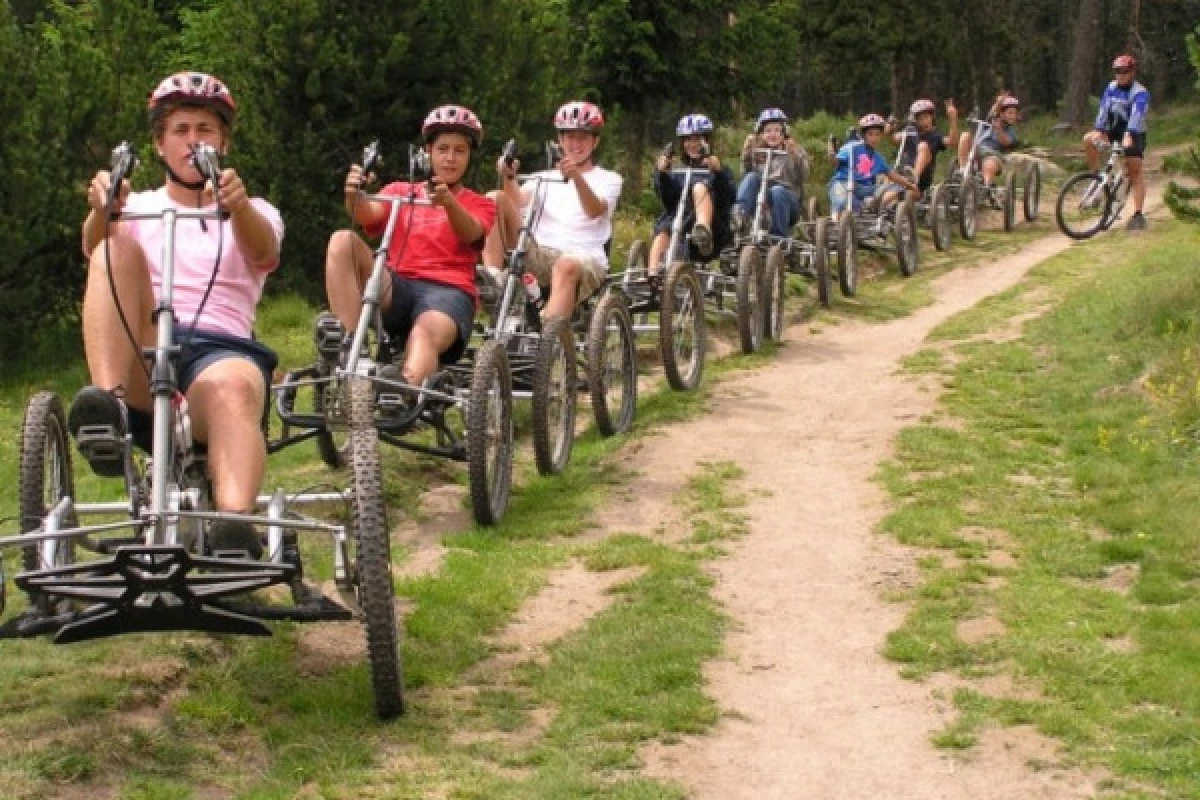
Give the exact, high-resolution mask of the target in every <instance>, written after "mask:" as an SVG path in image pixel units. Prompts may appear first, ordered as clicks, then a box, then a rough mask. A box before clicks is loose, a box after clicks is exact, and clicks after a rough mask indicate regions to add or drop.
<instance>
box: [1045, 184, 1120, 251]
mask: <svg viewBox="0 0 1200 800" xmlns="http://www.w3.org/2000/svg"><path fill="white" fill-rule="evenodd" d="M1111 208H1112V195H1110V194H1109V193H1108V189H1107V187H1105V186H1104V184H1103V183H1102V182H1101V178H1100V175H1099V173H1095V172H1080V173H1078V174H1076V175H1072V176H1071V177H1070V178H1068V179H1067V182H1066V183H1064V184H1063V187H1062V190H1061V191H1060V192H1059V193H1058V200H1057V201H1056V202H1055V204H1054V218H1055V220H1056V221H1057V222H1058V228H1059V230H1061V231H1062V232H1063V233H1065V234H1066V235H1067V236H1070V237H1071V238H1072V239H1090V238H1091V237H1093V236H1095V235H1096V234H1097V233H1099V232H1100V229H1101V228H1102V227H1104V221H1105V220H1106V219H1107V218H1108V215H1109V212H1110V210H1111Z"/></svg>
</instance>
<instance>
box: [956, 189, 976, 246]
mask: <svg viewBox="0 0 1200 800" xmlns="http://www.w3.org/2000/svg"><path fill="white" fill-rule="evenodd" d="M978 224H979V184H978V183H976V182H975V179H974V178H973V177H972V176H970V175H967V174H963V175H962V184H961V185H960V186H959V187H958V232H959V233H960V234H962V238H963V239H965V240H966V241H968V242H969V241H971V240H972V239H974V238H975V231H976V230H978Z"/></svg>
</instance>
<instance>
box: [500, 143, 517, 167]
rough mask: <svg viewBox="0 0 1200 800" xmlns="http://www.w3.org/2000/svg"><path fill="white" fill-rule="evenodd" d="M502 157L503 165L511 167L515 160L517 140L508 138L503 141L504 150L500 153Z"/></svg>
mask: <svg viewBox="0 0 1200 800" xmlns="http://www.w3.org/2000/svg"><path fill="white" fill-rule="evenodd" d="M501 158H503V159H504V166H506V167H511V166H512V165H513V162H514V161H516V160H517V140H516V139H509V140H508V141H507V142H505V143H504V152H503V153H502V154H501Z"/></svg>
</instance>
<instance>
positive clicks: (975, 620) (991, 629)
mask: <svg viewBox="0 0 1200 800" xmlns="http://www.w3.org/2000/svg"><path fill="white" fill-rule="evenodd" d="M1005 630H1007V629H1006V628H1005V627H1004V623H1003V622H1001V621H1000V620H998V619H996V618H995V617H972V618H971V619H964V620H962V621H961V622H959V623H958V625H957V626H955V630H954V632H955V635H957V636H958V638H959V639H962V640H963V641H964V642H966V643H967V644H982V643H983V642H986V641H988V640H990V639H996V638H999V637H1001V636H1003V635H1004V632H1005Z"/></svg>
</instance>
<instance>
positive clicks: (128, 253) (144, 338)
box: [83, 233, 155, 410]
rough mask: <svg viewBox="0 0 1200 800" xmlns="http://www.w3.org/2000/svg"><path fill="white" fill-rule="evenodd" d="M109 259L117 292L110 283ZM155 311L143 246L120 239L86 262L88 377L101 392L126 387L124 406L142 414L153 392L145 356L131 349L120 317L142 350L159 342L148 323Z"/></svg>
mask: <svg viewBox="0 0 1200 800" xmlns="http://www.w3.org/2000/svg"><path fill="white" fill-rule="evenodd" d="M110 256H111V258H112V267H111V272H112V284H113V286H110V285H109V278H108V276H109V271H110V268H109V263H108V258H109V257H110ZM114 286H115V288H116V296H115V297H114V295H113V287H114ZM118 304H119V305H120V312H118ZM153 309H154V289H153V287H152V286H151V284H150V273H149V268H148V267H147V265H146V257H145V254H144V253H143V252H142V248H141V245H139V244H138V243H137V242H135V241H134V240H133V239H130V238H129V237H128V236H125V235H123V234H120V233H118V234H117V235H115V236H113V237H111V238H110V239H109V240H108V248H107V252H106V249H105V243H104V242H101V243H100V244H99V245H97V246H96V249H95V250H93V251H92V256H91V259H90V260H89V262H88V277H87V289H86V290H85V292H84V296H83V349H84V353H85V355H86V357H87V363H88V371H89V373H91V379H92V383H93V384H95V385H96V386H98V387H100V388H101V389H115V388H116V387H118V386H121V387H124V390H125V401H126V403H127V404H128V405H130V406H132V407H134V408H140V409H142V410H149V409H150V407H151V405H152V404H151V401H150V388H149V385H148V384H147V381H146V373H145V370H144V369H143V368H142V364H141V353H140V352H138V351H137V350H135V349H134V346H133V345H132V344H131V343H130V341H129V334H127V333H126V332H125V328H124V326H123V325H122V324H121V316H120V314H121V313H124V315H125V320H126V321H127V322H128V324H129V328H130V331H131V332H132V334H133V335H134V336H135V337H136V338H137V339H138V345H139V347H140V346H146V345H152V344H153V343H154V341H155V336H154V325H153V323H152V322H151V321H150V313H151V311H153Z"/></svg>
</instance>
